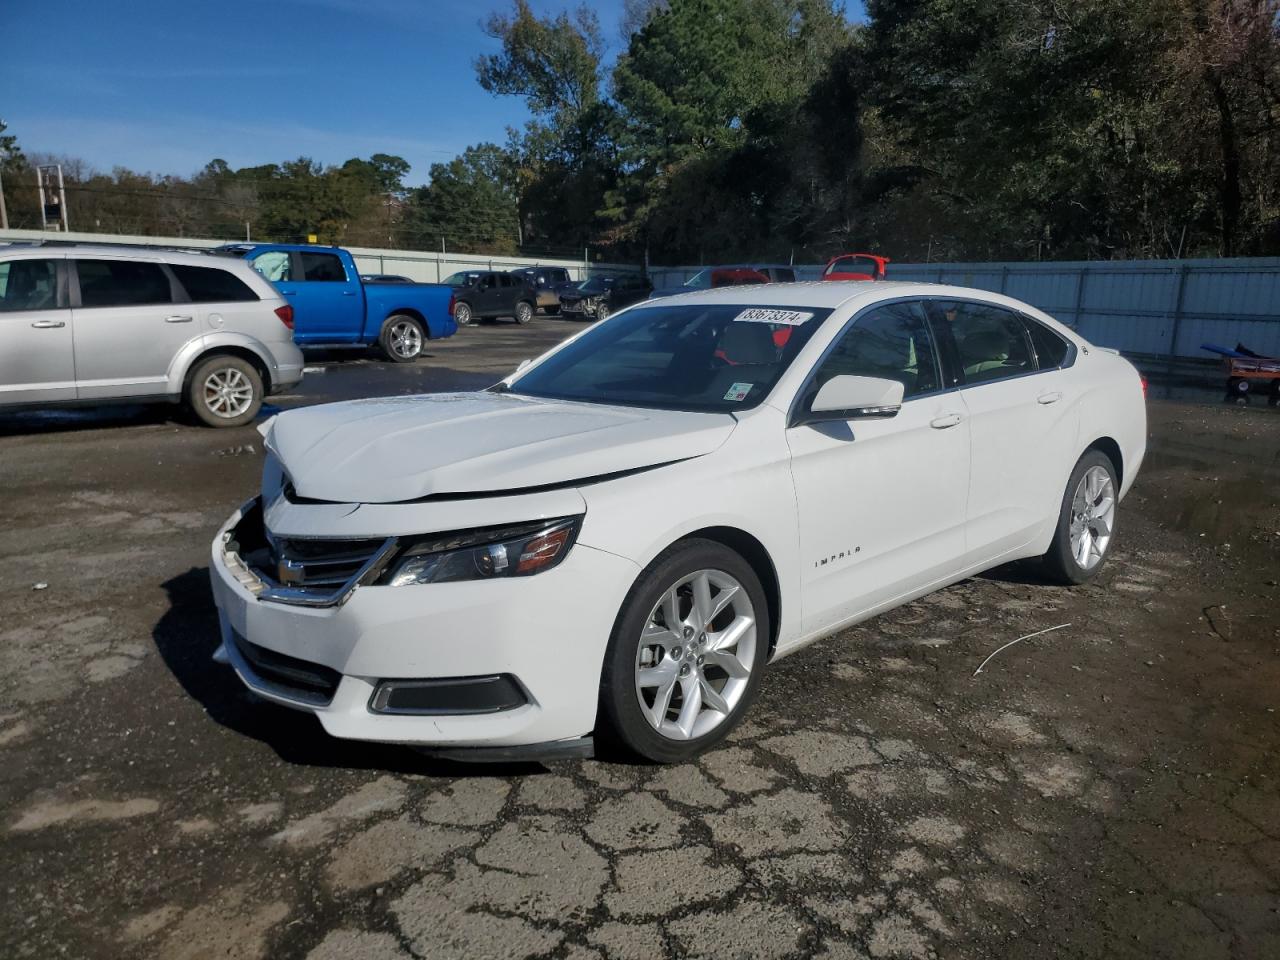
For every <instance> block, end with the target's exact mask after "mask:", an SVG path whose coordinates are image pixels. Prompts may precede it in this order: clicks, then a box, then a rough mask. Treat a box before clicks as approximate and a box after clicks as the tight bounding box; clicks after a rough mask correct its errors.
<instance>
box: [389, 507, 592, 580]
mask: <svg viewBox="0 0 1280 960" xmlns="http://www.w3.org/2000/svg"><path fill="white" fill-rule="evenodd" d="M581 526H582V517H580V516H578V517H561V518H559V519H556V520H539V521H536V522H534V523H522V524H518V525H512V526H505V527H484V528H481V529H478V530H464V531H460V532H455V533H446V534H431V535H428V536H424V537H414V538H405V539H402V540H401V541H400V548H399V550H398V551H397V553H396V556H395V558H394V559H393V560H392V562H391V563H390V565H389V566H388V568H387V573H385V574H383V576H382V577H381V578H380V579H379V583H381V584H384V585H386V586H391V587H403V586H407V585H409V584H414V583H452V582H455V581H458V580H497V579H500V578H502V577H529V576H533V574H535V573H541V572H542V571H544V570H550V569H551V568H552V567H554V566H555V565H556V564H558V563H560V561H562V560H563V559H564V558H565V556H566V555H568V553H569V550H570V548H572V546H573V542H574V540H575V539H577V536H578V529H579V527H581Z"/></svg>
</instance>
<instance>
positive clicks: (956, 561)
mask: <svg viewBox="0 0 1280 960" xmlns="http://www.w3.org/2000/svg"><path fill="white" fill-rule="evenodd" d="M842 374H852V375H855V376H868V377H883V378H885V379H890V380H897V381H899V382H900V383H902V385H903V391H904V395H903V403H902V409H901V410H900V411H899V412H898V414H897V415H896V416H893V417H889V418H884V419H859V420H849V421H835V422H828V423H815V424H807V425H803V426H793V427H790V428H789V429H788V430H787V443H788V445H789V446H790V449H791V471H792V476H793V479H794V482H795V489H796V500H797V509H798V515H799V521H800V560H801V571H800V576H801V587H802V603H803V611H804V614H803V617H804V626H803V630H804V632H805V633H806V634H807V633H811V632H815V631H818V630H823V629H826V628H829V627H832V626H835V625H837V624H840V623H843V622H846V621H849V620H851V619H853V618H855V617H856V616H858V615H859V614H862V613H865V612H867V611H869V610H871V609H873V608H875V607H879V606H883V605H887V604H889V603H890V602H892V601H894V600H896V599H898V598H901V597H905V596H906V595H908V594H911V593H913V592H919V591H921V590H923V588H925V587H927V586H928V585H930V584H932V583H935V582H937V581H939V580H942V579H945V578H946V577H947V576H949V575H951V574H953V573H954V572H955V571H956V570H958V569H959V568H960V566H961V565H962V562H963V556H964V551H965V510H966V504H967V501H968V495H969V424H968V414H967V410H966V409H965V406H964V401H963V399H962V398H961V395H960V393H959V391H957V390H947V389H944V386H943V380H942V373H941V366H940V363H939V357H938V351H937V347H936V345H935V343H934V338H933V333H932V329H931V327H930V325H929V321H928V317H927V315H926V313H925V309H924V305H923V304H922V303H921V302H918V301H910V302H899V303H891V304H881V305H877V306H875V307H873V308H871V309H869V310H868V311H866V312H864V313H862V314H860V315H859V316H857V317H855V318H854V319H853V320H852V321H851V322H850V324H849V325H848V326H847V327H846V328H845V330H844V331H843V332H842V333H841V334H840V336H839V337H838V338H837V340H836V341H835V343H833V344H832V346H831V347H830V348H829V349H828V351H827V353H826V355H825V356H824V357H823V359H822V360H821V361H819V363H818V365H817V367H816V368H815V369H814V372H813V374H812V375H811V377H810V379H809V381H808V382H807V383H806V386H805V388H804V389H803V390H802V391H801V395H800V398H799V401H798V402H799V403H800V404H803V405H804V406H805V407H806V408H807V406H808V404H810V403H812V401H813V397H814V395H815V394H816V393H817V391H818V389H819V388H820V387H821V386H822V385H823V384H824V383H826V382H827V381H828V380H830V379H831V378H832V377H834V376H839V375H842Z"/></svg>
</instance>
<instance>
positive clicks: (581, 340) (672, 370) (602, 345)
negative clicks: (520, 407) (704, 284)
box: [510, 301, 831, 413]
mask: <svg viewBox="0 0 1280 960" xmlns="http://www.w3.org/2000/svg"><path fill="white" fill-rule="evenodd" d="M655 304H656V305H654V306H644V307H639V308H637V309H634V310H628V311H627V312H625V313H619V314H618V315H617V316H615V317H612V318H610V319H609V320H606V321H605V322H604V323H601V324H598V325H596V326H595V327H593V328H591V329H590V330H588V331H587V332H586V333H584V334H582V335H581V336H579V337H578V338H577V339H575V340H574V341H573V342H572V343H569V344H567V345H566V346H564V347H563V348H561V349H560V350H557V351H556V352H555V353H553V354H551V355H550V356H549V357H547V358H546V359H545V360H543V361H541V362H539V363H537V364H536V365H535V366H533V367H532V368H531V369H530V370H529V371H527V372H526V373H525V374H524V375H523V376H521V377H519V378H518V379H517V380H516V381H515V383H514V384H513V385H512V387H511V388H510V389H511V390H512V392H514V393H519V394H527V395H529V396H535V397H551V398H555V399H561V400H581V401H586V402H590V403H610V404H622V405H625V406H638V407H656V408H659V409H668V410H696V411H706V412H720V413H728V412H733V411H740V410H745V409H749V408H751V407H754V406H756V405H757V404H759V403H760V402H761V401H763V400H764V398H765V397H767V396H768V395H769V391H770V390H772V389H773V386H774V384H775V383H777V381H778V378H779V377H780V376H782V373H783V371H785V370H786V368H787V367H788V366H789V365H790V364H791V362H792V361H793V360H794V359H795V357H796V354H797V353H799V352H800V349H801V348H802V347H803V346H804V344H805V343H807V342H808V340H809V338H810V337H812V336H813V333H814V331H815V330H817V329H818V328H819V327H820V326H821V325H822V322H823V320H825V319H826V318H827V317H828V316H829V315H830V313H831V311H830V310H829V309H823V308H816V307H794V308H792V307H787V308H781V307H755V306H752V305H751V304H750V302H749V301H746V302H743V303H741V304H736V305H734V304H723V303H716V304H683V305H678V306H676V305H663V304H662V301H656V302H655Z"/></svg>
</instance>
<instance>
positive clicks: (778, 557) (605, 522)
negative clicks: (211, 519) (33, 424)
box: [212, 283, 1146, 762]
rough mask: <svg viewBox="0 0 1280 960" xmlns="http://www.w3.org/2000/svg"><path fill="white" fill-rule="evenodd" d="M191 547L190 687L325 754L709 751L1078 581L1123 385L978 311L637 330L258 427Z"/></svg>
mask: <svg viewBox="0 0 1280 960" xmlns="http://www.w3.org/2000/svg"><path fill="white" fill-rule="evenodd" d="M266 441H267V442H266V446H267V449H268V450H269V456H268V459H267V462H266V466H265V469H264V476H263V483H262V492H261V495H260V496H258V497H256V498H254V499H253V500H251V501H249V502H248V503H247V504H245V506H243V507H242V508H241V509H240V510H239V511H237V512H236V513H235V514H234V515H233V516H232V517H231V518H230V519H229V520H228V521H227V523H226V525H225V526H224V527H223V528H222V530H220V531H219V533H218V535H217V537H216V538H215V540H214V542H213V565H212V579H213V589H214V595H215V597H216V600H217V605H218V609H219V613H220V619H221V630H222V645H221V647H220V648H219V651H218V655H217V657H218V659H220V660H223V661H229V662H230V663H231V664H232V666H234V668H235V670H236V672H237V673H238V674H239V676H240V678H241V680H243V681H244V683H246V684H247V685H248V686H249V687H251V688H252V689H253V690H254V691H255V692H256V693H258V694H259V695H260V696H262V697H265V698H267V699H269V700H273V701H276V702H278V703H281V704H284V705H286V706H290V707H295V708H298V709H302V710H309V711H311V712H313V713H315V714H316V715H317V716H318V717H319V718H320V721H321V722H322V723H323V725H324V727H325V728H326V730H328V731H329V733H331V734H333V735H336V736H339V737H350V738H356V739H363V740H378V741H394V742H403V743H411V744H417V745H421V746H424V747H427V748H429V749H432V750H434V751H436V752H439V753H445V754H449V755H455V756H466V757H473V758H490V759H492V758H511V757H519V756H541V757H552V756H574V755H585V754H586V753H588V752H589V751H590V749H591V745H592V735H593V733H595V732H598V731H601V730H603V729H608V730H610V731H612V733H613V734H614V735H615V737H616V738H617V739H618V740H620V741H621V742H622V743H623V744H625V745H626V746H627V747H629V748H630V749H631V750H634V751H635V752H636V753H638V754H640V755H641V756H643V757H646V758H648V759H650V760H653V761H659V762H673V761H680V760H684V759H686V758H688V757H690V756H693V755H694V754H696V753H698V752H699V751H701V750H704V749H706V748H707V747H709V746H711V745H712V744H715V743H716V742H718V741H719V740H721V739H723V738H724V736H725V735H726V734H727V733H728V732H729V731H730V729H731V728H732V727H733V726H734V724H735V723H737V722H738V721H739V720H740V719H741V717H742V716H743V714H744V713H745V712H746V711H747V709H748V707H749V706H750V704H751V701H752V700H753V699H754V697H755V696H756V694H757V693H758V691H759V688H760V684H761V682H762V679H763V677H762V674H763V672H764V667H765V665H766V664H767V663H769V662H771V661H773V660H776V659H777V658H779V657H782V656H785V655H787V654H790V653H793V652H794V651H796V650H799V649H800V648H801V647H803V646H805V645H806V644H808V643H811V642H813V641H815V640H818V639H821V638H823V637H826V636H829V635H831V634H833V633H836V632H837V631H840V630H843V629H844V628H846V627H848V626H850V625H851V624H854V623H857V622H859V621H861V620H865V619H867V618H868V617H871V616H874V615H875V614H877V613H879V612H881V611H884V610H887V609H889V608H891V607H894V606H897V605H899V604H902V603H906V602H908V601H909V600H912V599H913V598H915V597H919V596H921V595H922V594H925V593H928V592H930V591H932V590H937V589H939V588H941V587H945V586H946V585H947V584H950V583H954V582H956V581H957V580H960V579H962V578H964V577H969V576H972V575H973V574H975V573H978V572H979V571H982V570H986V569H988V568H990V567H994V566H996V565H998V564H1003V563H1007V562H1009V561H1011V560H1017V559H1020V558H1027V557H1040V558H1043V562H1044V568H1045V571H1046V573H1047V574H1048V576H1049V577H1051V578H1053V579H1055V580H1057V581H1061V582H1066V583H1080V582H1082V581H1085V580H1088V579H1089V578H1091V577H1093V576H1094V575H1096V574H1097V572H1098V570H1099V569H1100V567H1101V566H1102V564H1103V562H1104V561H1105V559H1106V557H1107V554H1108V551H1109V550H1110V547H1111V544H1112V542H1113V536H1114V532H1115V523H1116V507H1117V504H1118V503H1119V502H1120V501H1121V499H1122V498H1123V497H1124V495H1125V493H1126V492H1127V491H1128V490H1129V488H1130V486H1131V485H1132V483H1133V480H1134V477H1135V475H1136V474H1137V472H1138V468H1139V466H1140V465H1141V463H1142V458H1143V454H1144V452H1145V448H1146V411H1145V402H1144V398H1143V388H1142V385H1141V382H1140V378H1139V376H1138V374H1137V372H1136V371H1135V370H1134V368H1133V367H1132V366H1131V365H1130V364H1129V363H1128V362H1127V361H1125V360H1123V359H1122V358H1121V357H1120V356H1119V355H1118V354H1116V353H1115V352H1114V351H1111V350H1106V349H1101V348H1098V347H1095V346H1093V345H1091V344H1089V343H1088V342H1086V341H1085V340H1083V339H1081V338H1080V337H1079V336H1078V335H1077V334H1075V333H1073V332H1072V331H1070V330H1068V329H1066V328H1065V327H1063V326H1062V325H1061V324H1059V323H1057V322H1056V321H1054V320H1053V319H1052V318H1050V317H1048V316H1046V315H1045V314H1044V313H1042V312H1041V311H1039V310H1036V309H1034V308H1033V307H1030V306H1027V305H1026V304H1024V303H1020V302H1018V301H1016V300H1012V299H1009V298H1008V297H1004V296H999V295H996V294H990V293H984V292H980V291H975V290H968V289H963V288H958V287H946V286H934V285H925V284H904V283H874V284H870V283H868V284H840V283H817V284H770V285H767V286H765V285H760V286H751V287H731V288H725V289H721V290H713V291H707V292H702V293H691V294H686V295H680V296H674V297H669V298H664V299H661V300H654V301H649V302H647V303H643V304H640V305H637V306H635V307H632V308H630V309H628V310H625V311H623V312H621V313H618V314H616V315H615V316H613V317H612V318H610V319H609V320H608V321H606V322H604V323H600V324H597V325H596V326H594V327H591V328H589V329H587V330H585V331H584V332H583V333H581V334H579V335H578V336H576V337H574V338H573V339H571V340H568V341H566V342H564V343H562V344H560V345H559V346H558V347H556V348H555V349H553V350H551V351H549V352H548V353H546V354H545V355H543V356H542V357H540V358H539V359H538V360H536V361H534V362H533V363H532V364H526V365H524V366H523V367H522V368H521V369H520V370H519V371H517V372H516V373H514V374H512V375H511V376H510V377H508V378H507V379H505V380H503V381H502V382H501V383H499V384H497V385H496V386H494V387H492V388H490V389H489V390H486V391H482V392H478V393H464V394H440V395H429V396H417V397H393V398H385V399H376V400H362V401H354V402H347V403H337V404H331V405H326V406H318V407H311V408H307V409H301V410H292V411H289V412H286V413H282V414H280V415H279V416H278V417H276V418H275V419H274V420H272V421H271V422H270V424H269V426H268V428H267V429H266Z"/></svg>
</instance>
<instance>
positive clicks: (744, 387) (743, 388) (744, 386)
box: [724, 383, 755, 400]
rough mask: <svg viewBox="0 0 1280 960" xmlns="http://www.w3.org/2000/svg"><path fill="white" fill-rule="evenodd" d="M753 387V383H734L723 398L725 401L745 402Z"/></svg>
mask: <svg viewBox="0 0 1280 960" xmlns="http://www.w3.org/2000/svg"><path fill="white" fill-rule="evenodd" d="M754 386H755V384H754V383H735V384H734V385H733V386H732V387H730V388H729V392H728V393H726V394H725V395H724V398H725V399H726V400H745V399H747V394H748V393H750V392H751V388H752V387H754Z"/></svg>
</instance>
